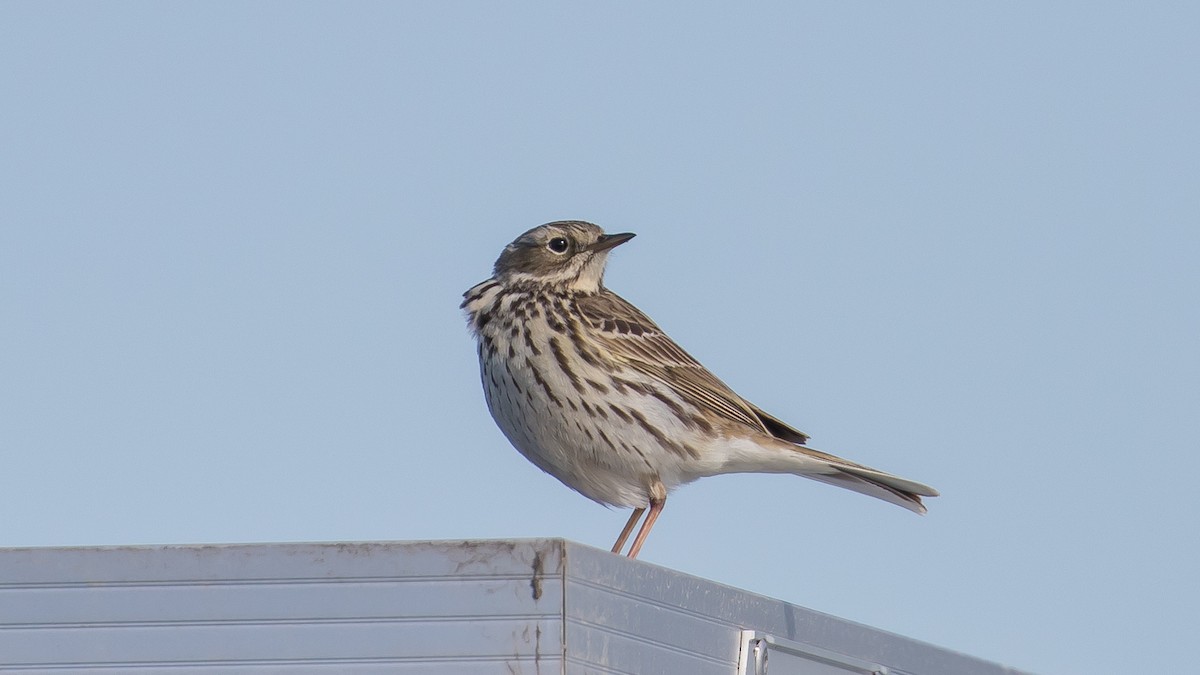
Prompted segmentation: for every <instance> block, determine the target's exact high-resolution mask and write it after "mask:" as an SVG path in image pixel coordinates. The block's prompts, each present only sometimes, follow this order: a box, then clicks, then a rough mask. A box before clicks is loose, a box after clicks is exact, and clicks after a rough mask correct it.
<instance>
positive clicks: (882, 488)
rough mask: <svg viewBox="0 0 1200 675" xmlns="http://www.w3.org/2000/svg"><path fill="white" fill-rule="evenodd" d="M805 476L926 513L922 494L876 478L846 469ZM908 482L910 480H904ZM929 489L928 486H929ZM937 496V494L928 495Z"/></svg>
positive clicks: (922, 513) (916, 511)
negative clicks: (858, 474)
mask: <svg viewBox="0 0 1200 675" xmlns="http://www.w3.org/2000/svg"><path fill="white" fill-rule="evenodd" d="M802 475H803V476H804V477H805V478H811V479H813V480H817V481H821V482H822V483H827V484H829V485H836V486H837V487H840V488H845V489H847V490H853V491H854V492H858V493H859V494H864V495H869V496H871V497H875V498H877V499H882V500H883V501H885V502H888V503H889V504H895V505H896V506H903V507H904V508H906V509H908V510H909V511H912V512H913V513H919V514H921V515H925V511H926V509H925V505H924V504H922V503H921V496H922V495H920V494H918V493H915V492H910V491H908V490H901V489H898V488H895V487H892V486H891V485H888V484H886V483H884V482H882V481H880V480H877V479H874V478H865V477H863V476H857V475H855V474H853V473H849V472H847V471H845V470H844V469H838V470H837V471H836V472H835V473H804V474H802ZM904 482H905V483H908V482H909V481H904ZM927 489H928V488H927ZM926 496H930V497H932V496H935V495H926Z"/></svg>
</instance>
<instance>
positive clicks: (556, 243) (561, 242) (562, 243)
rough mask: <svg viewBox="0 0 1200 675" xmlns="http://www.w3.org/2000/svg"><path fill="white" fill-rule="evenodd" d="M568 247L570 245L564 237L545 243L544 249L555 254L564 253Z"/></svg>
mask: <svg viewBox="0 0 1200 675" xmlns="http://www.w3.org/2000/svg"><path fill="white" fill-rule="evenodd" d="M570 247H571V245H570V243H569V242H568V241H567V240H566V238H564V237H555V238H553V239H551V240H550V241H548V242H546V248H548V249H550V250H551V251H554V252H555V253H566V252H567V249H568V248H570Z"/></svg>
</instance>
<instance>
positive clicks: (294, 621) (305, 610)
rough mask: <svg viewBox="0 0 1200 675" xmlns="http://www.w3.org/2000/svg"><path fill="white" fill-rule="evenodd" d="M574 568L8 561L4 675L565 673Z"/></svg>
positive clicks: (369, 547) (188, 556)
mask: <svg viewBox="0 0 1200 675" xmlns="http://www.w3.org/2000/svg"><path fill="white" fill-rule="evenodd" d="M560 567H561V546H558V545H554V544H553V543H551V542H545V541H542V542H519V543H512V542H482V543H480V542H458V543H417V544H403V545H398V544H361V545H339V544H283V545H265V546H202V547H127V548H90V549H10V550H3V551H0V669H3V670H5V672H9V670H10V669H23V668H24V669H34V668H37V669H44V668H51V667H53V668H66V669H76V670H85V669H88V668H96V667H117V668H132V667H138V668H139V672H153V671H155V670H163V671H167V670H169V671H170V672H172V673H178V672H182V671H181V670H179V669H181V668H182V669H184V670H186V671H187V672H193V671H194V672H205V671H208V670H211V669H212V668H216V667H224V668H225V669H226V671H228V669H230V668H232V669H234V670H237V671H239V672H240V671H243V670H249V669H256V670H263V669H265V670H269V671H272V672H281V671H282V670H286V671H287V672H289V673H293V672H294V673H302V672H318V671H319V672H355V673H373V672H382V671H383V670H387V671H388V672H396V671H397V668H398V667H400V666H412V667H414V668H416V667H417V666H420V670H421V671H422V672H431V671H430V670H429V668H428V666H431V665H438V666H441V667H442V669H443V670H444V672H447V673H450V672H454V673H467V672H480V673H483V672H538V671H541V672H554V673H558V672H561V650H558V649H552V650H548V651H547V650H545V649H544V648H543V646H542V644H541V641H542V640H546V641H547V642H548V643H552V644H555V645H560V644H561V643H562V637H561V633H562V620H561V616H562V605H563V597H562V585H561V583H558V582H555V581H553V578H554V576H553V575H555V574H560ZM548 574H549V575H550V579H551V581H550V582H549V583H546V582H544V581H543V580H544V579H545V578H546V577H547V575H548ZM547 653H548V654H550V656H549V657H548V658H546V654H547ZM4 667H7V668H4ZM147 668H148V669H150V671H146V670H143V669H147Z"/></svg>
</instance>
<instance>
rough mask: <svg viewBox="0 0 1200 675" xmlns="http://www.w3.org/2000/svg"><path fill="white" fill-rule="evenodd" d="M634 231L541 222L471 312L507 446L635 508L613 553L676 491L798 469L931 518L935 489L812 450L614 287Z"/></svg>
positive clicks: (638, 543)
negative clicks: (617, 259)
mask: <svg viewBox="0 0 1200 675" xmlns="http://www.w3.org/2000/svg"><path fill="white" fill-rule="evenodd" d="M634 236H635V235H634V234H633V233H630V232H623V233H619V234H605V232H604V230H602V229H601V228H600V227H599V226H597V225H595V224H592V223H589V222H585V221H580V220H565V221H556V222H551V223H546V224H544V225H539V226H537V227H534V228H533V229H530V230H528V231H526V232H525V233H523V234H521V235H520V236H519V237H517V238H516V239H514V240H513V241H512V243H510V244H508V245H507V246H505V247H504V250H503V251H502V252H501V253H500V257H499V258H498V259H497V260H496V263H495V265H494V267H493V269H492V276H491V277H490V278H489V279H487V280H486V281H483V282H481V283H479V284H476V285H475V286H473V287H471V288H470V289H469V290H467V291H466V292H465V293H463V301H462V304H461V306H460V308H461V309H462V310H464V313H465V314H466V319H467V324H468V328H469V330H470V332H471V333H472V334H473V336H474V338H475V342H476V347H477V353H478V356H479V369H480V379H481V381H482V383H483V391H484V398H485V399H486V401H487V407H488V410H489V411H490V413H491V415H492V418H493V419H494V420H495V422H496V425H497V426H498V427H499V428H500V430H501V431H502V432H503V433H504V435H505V436H506V437H507V438H508V440H509V442H511V443H512V445H513V446H514V447H515V448H516V449H517V451H519V452H520V453H521V454H522V455H524V456H525V457H526V458H527V459H528V460H529V461H530V462H532V463H533V464H534V465H535V466H537V467H538V468H540V469H542V470H543V471H545V472H546V473H549V474H550V475H552V476H554V477H555V478H557V479H558V480H559V481H561V482H562V483H564V484H565V485H567V486H568V487H570V488H571V489H573V490H575V491H576V492H579V493H580V494H582V495H583V496H585V497H587V498H589V499H591V500H593V501H595V502H599V503H600V504H604V505H607V506H610V507H619V508H631V509H633V512H632V513H631V514H630V517H629V520H628V521H627V522H626V524H625V526H624V527H623V528H622V530H621V532H620V535H619V536H618V537H617V540H616V543H615V544H614V545H613V547H612V552H613V553H616V554H618V555H619V554H621V552H622V551H623V550H624V545H625V543H626V541H627V539H628V538H629V535H630V534H631V533H632V532H633V529H634V528H635V527H636V526H637V524H638V522H639V521H640V522H641V523H642V525H641V528H640V529H639V530H638V533H637V536H636V537H635V538H634V540H633V542H632V544H631V545H630V548H629V552H628V557H629V558H637V556H638V553H639V552H640V551H641V549H642V547H643V545H644V544H645V541H646V538H647V537H648V536H649V534H650V531H651V529H652V528H653V527H654V523H655V521H657V519H658V517H659V514H661V513H662V510H663V508H664V507H665V505H666V501H667V495H668V493H670V492H671V490H673V489H674V488H676V487H679V486H681V485H684V484H687V483H690V482H692V481H694V480H697V479H699V478H705V477H709V476H716V475H720V474H730V473H790V474H796V475H800V476H804V477H806V478H811V479H814V480H817V481H820V482H823V483H829V484H832V485H836V486H838V487H842V488H847V489H849V490H853V491H855V492H859V493H863V494H866V495H870V496H872V497H877V498H879V499H882V500H884V501H886V502H890V503H892V504H896V505H899V506H902V507H904V508H906V509H908V510H910V511H913V512H916V513H919V514H924V513H925V511H926V508H925V505H924V504H923V503H922V501H921V498H922V497H936V496H938V492H937V491H936V490H934V489H933V488H931V487H929V486H927V485H923V484H921V483H918V482H915V481H911V480H908V479H905V478H900V477H898V476H894V475H891V474H888V473H884V472H883V471H879V470H877V469H873V468H870V467H867V466H864V465H862V464H856V463H854V462H851V461H848V460H845V459H842V458H840V457H836V456H834V455H831V454H828V453H825V452H822V451H820V450H816V449H814V448H811V447H808V445H807V444H808V440H809V436H808V434H805V433H803V432H801V431H798V430H797V429H795V428H794V427H791V426H789V425H788V424H786V423H785V422H783V421H781V420H780V419H779V418H777V417H775V416H773V415H771V414H769V413H767V412H765V411H763V410H762V409H761V408H759V407H758V406H756V405H754V404H753V403H750V402H749V401H747V400H746V399H744V398H742V397H741V396H739V395H738V394H736V393H734V391H733V390H732V389H730V388H729V386H727V385H726V384H725V383H724V382H722V381H721V380H719V379H718V378H717V377H716V376H715V375H713V374H712V373H711V372H709V370H708V369H707V368H705V367H704V366H703V365H701V364H700V362H699V361H697V360H696V359H695V358H693V357H692V356H691V355H690V354H688V353H687V352H686V351H684V350H683V348H681V347H680V346H679V345H678V344H676V343H675V341H674V340H672V339H671V338H670V337H668V336H667V334H666V333H665V332H664V331H663V330H662V329H661V328H659V327H658V325H657V324H655V323H654V321H652V320H651V319H650V317H648V316H646V314H644V313H643V312H642V311H641V310H639V309H638V308H637V307H635V306H633V304H631V303H630V302H628V301H627V300H625V299H624V298H622V297H621V296H619V295H617V294H616V293H613V292H612V291H610V290H609V289H608V288H606V287H605V285H604V272H605V267H606V265H607V262H608V257H609V254H610V253H611V252H612V250H613V249H614V248H616V247H617V246H620V245H622V244H624V243H626V242H628V241H629V240H630V239H633V237H634ZM643 514H644V515H645V519H644V520H642V517H643Z"/></svg>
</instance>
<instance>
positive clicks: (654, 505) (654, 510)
mask: <svg viewBox="0 0 1200 675" xmlns="http://www.w3.org/2000/svg"><path fill="white" fill-rule="evenodd" d="M666 505H667V498H666V497H663V498H662V499H651V500H650V513H647V514H646V522H644V523H642V529H640V530H638V534H637V537H635V538H634V540H633V546H631V547H630V548H629V557H630V558H636V557H637V554H638V551H641V550H642V544H644V543H645V542H646V537H647V536H649V535H650V528H652V527H654V521H656V520H658V514H660V513H662V510H663V507H664V506H666ZM639 510H640V509H639ZM631 525H633V521H632V520H631V521H630V522H629V525H627V526H626V528H628V527H629V526H631ZM622 539H624V538H623V537H622ZM621 543H625V542H624V541H623V540H622V542H621Z"/></svg>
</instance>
